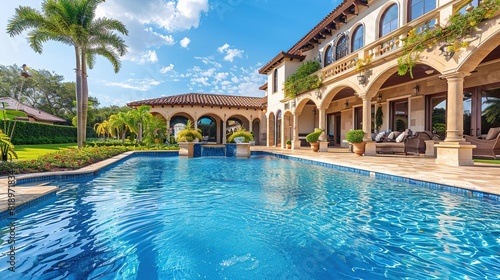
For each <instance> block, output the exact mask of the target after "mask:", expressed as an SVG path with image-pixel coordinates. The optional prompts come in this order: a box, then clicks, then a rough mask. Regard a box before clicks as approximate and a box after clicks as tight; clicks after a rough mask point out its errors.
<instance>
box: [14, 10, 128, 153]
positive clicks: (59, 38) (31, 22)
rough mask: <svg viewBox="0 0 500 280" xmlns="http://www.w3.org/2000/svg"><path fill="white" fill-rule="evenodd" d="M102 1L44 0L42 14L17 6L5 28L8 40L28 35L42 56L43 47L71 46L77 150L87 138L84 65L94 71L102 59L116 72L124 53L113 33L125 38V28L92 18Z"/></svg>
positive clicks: (123, 48) (105, 20)
mask: <svg viewBox="0 0 500 280" xmlns="http://www.w3.org/2000/svg"><path fill="white" fill-rule="evenodd" d="M102 2H104V0H80V1H74V0H47V1H44V2H43V3H42V12H40V11H38V10H36V9H34V8H31V7H27V6H20V7H18V8H17V9H16V13H15V15H14V17H13V18H12V19H10V20H9V22H8V24H7V33H9V35H10V36H16V35H20V34H22V33H23V32H24V31H29V32H28V41H29V43H30V46H31V48H32V49H33V50H34V51H35V52H37V53H42V49H43V48H42V44H43V43H45V42H47V41H56V42H60V43H63V44H66V45H70V46H73V48H74V49H75V58H76V101H77V116H78V120H77V127H78V148H82V147H83V145H84V142H85V137H86V130H85V129H86V123H87V107H88V82H87V65H88V66H89V68H93V66H94V63H95V56H96V55H101V56H103V57H105V58H106V59H108V60H109V61H110V62H111V64H112V65H113V68H114V71H115V72H118V71H119V69H120V67H121V65H120V60H119V57H120V56H123V55H124V54H125V53H126V51H127V50H126V49H127V46H126V45H125V42H124V40H123V39H122V38H121V37H120V36H118V35H117V34H116V33H115V31H117V32H119V33H121V34H124V35H127V34H128V31H127V29H126V28H125V26H124V25H123V24H122V23H121V22H120V21H117V20H113V19H108V18H98V19H96V18H95V11H96V8H97V6H98V5H99V4H100V3H102Z"/></svg>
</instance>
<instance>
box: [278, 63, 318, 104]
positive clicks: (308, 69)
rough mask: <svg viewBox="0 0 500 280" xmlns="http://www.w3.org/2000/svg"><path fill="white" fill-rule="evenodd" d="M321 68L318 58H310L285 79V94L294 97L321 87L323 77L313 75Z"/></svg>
mask: <svg viewBox="0 0 500 280" xmlns="http://www.w3.org/2000/svg"><path fill="white" fill-rule="evenodd" d="M319 69H321V64H320V63H319V62H318V61H316V60H309V61H307V62H305V63H303V64H302V65H300V66H299V67H298V68H297V71H295V73H294V74H292V75H290V76H289V77H288V78H287V79H286V81H285V88H284V90H285V96H286V97H289V98H293V97H295V96H297V94H300V93H303V92H306V91H308V90H312V89H317V88H320V87H321V77H320V76H319V75H311V74H313V73H315V72H316V71H318V70H319Z"/></svg>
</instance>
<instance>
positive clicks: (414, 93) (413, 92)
mask: <svg viewBox="0 0 500 280" xmlns="http://www.w3.org/2000/svg"><path fill="white" fill-rule="evenodd" d="M419 92H420V87H419V86H418V85H415V87H414V88H413V89H412V90H411V94H412V95H413V96H416V95H418V93H419Z"/></svg>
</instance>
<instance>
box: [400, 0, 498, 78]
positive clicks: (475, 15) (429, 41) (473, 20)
mask: <svg viewBox="0 0 500 280" xmlns="http://www.w3.org/2000/svg"><path fill="white" fill-rule="evenodd" d="M499 7H500V0H484V1H481V3H480V4H479V5H478V6H477V7H475V8H474V9H472V10H471V11H469V12H467V13H465V14H462V13H460V12H457V13H455V14H454V15H453V16H451V18H450V20H449V21H448V23H447V25H446V26H444V27H441V26H436V27H432V28H426V29H424V30H422V28H421V27H420V28H415V29H413V30H410V31H409V32H408V36H407V37H406V38H404V39H403V40H402V41H403V46H402V49H403V53H402V55H401V57H399V58H398V74H399V75H401V76H403V75H405V74H406V73H408V72H410V76H411V77H412V78H413V72H412V69H413V67H414V66H415V65H416V64H417V61H418V60H419V54H420V53H421V52H423V51H425V50H426V49H432V48H434V47H435V46H436V45H437V44H439V43H444V45H443V46H442V47H441V51H445V52H448V53H454V52H457V51H458V50H460V49H462V48H466V47H467V46H469V42H470V41H472V40H474V38H472V37H471V32H472V31H473V30H475V29H477V27H478V26H479V24H480V23H481V22H483V21H485V20H487V19H489V18H491V17H492V16H493V15H494V14H495V13H496V12H497V11H498V9H499Z"/></svg>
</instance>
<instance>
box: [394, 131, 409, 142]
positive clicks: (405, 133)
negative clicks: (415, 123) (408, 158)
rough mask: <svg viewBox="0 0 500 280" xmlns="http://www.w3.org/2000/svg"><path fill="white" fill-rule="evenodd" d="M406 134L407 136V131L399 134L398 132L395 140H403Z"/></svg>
mask: <svg viewBox="0 0 500 280" xmlns="http://www.w3.org/2000/svg"><path fill="white" fill-rule="evenodd" d="M406 136H408V132H406V131H405V132H403V133H401V134H399V136H398V137H397V138H396V142H397V143H401V142H403V141H404V140H405V138H406Z"/></svg>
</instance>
